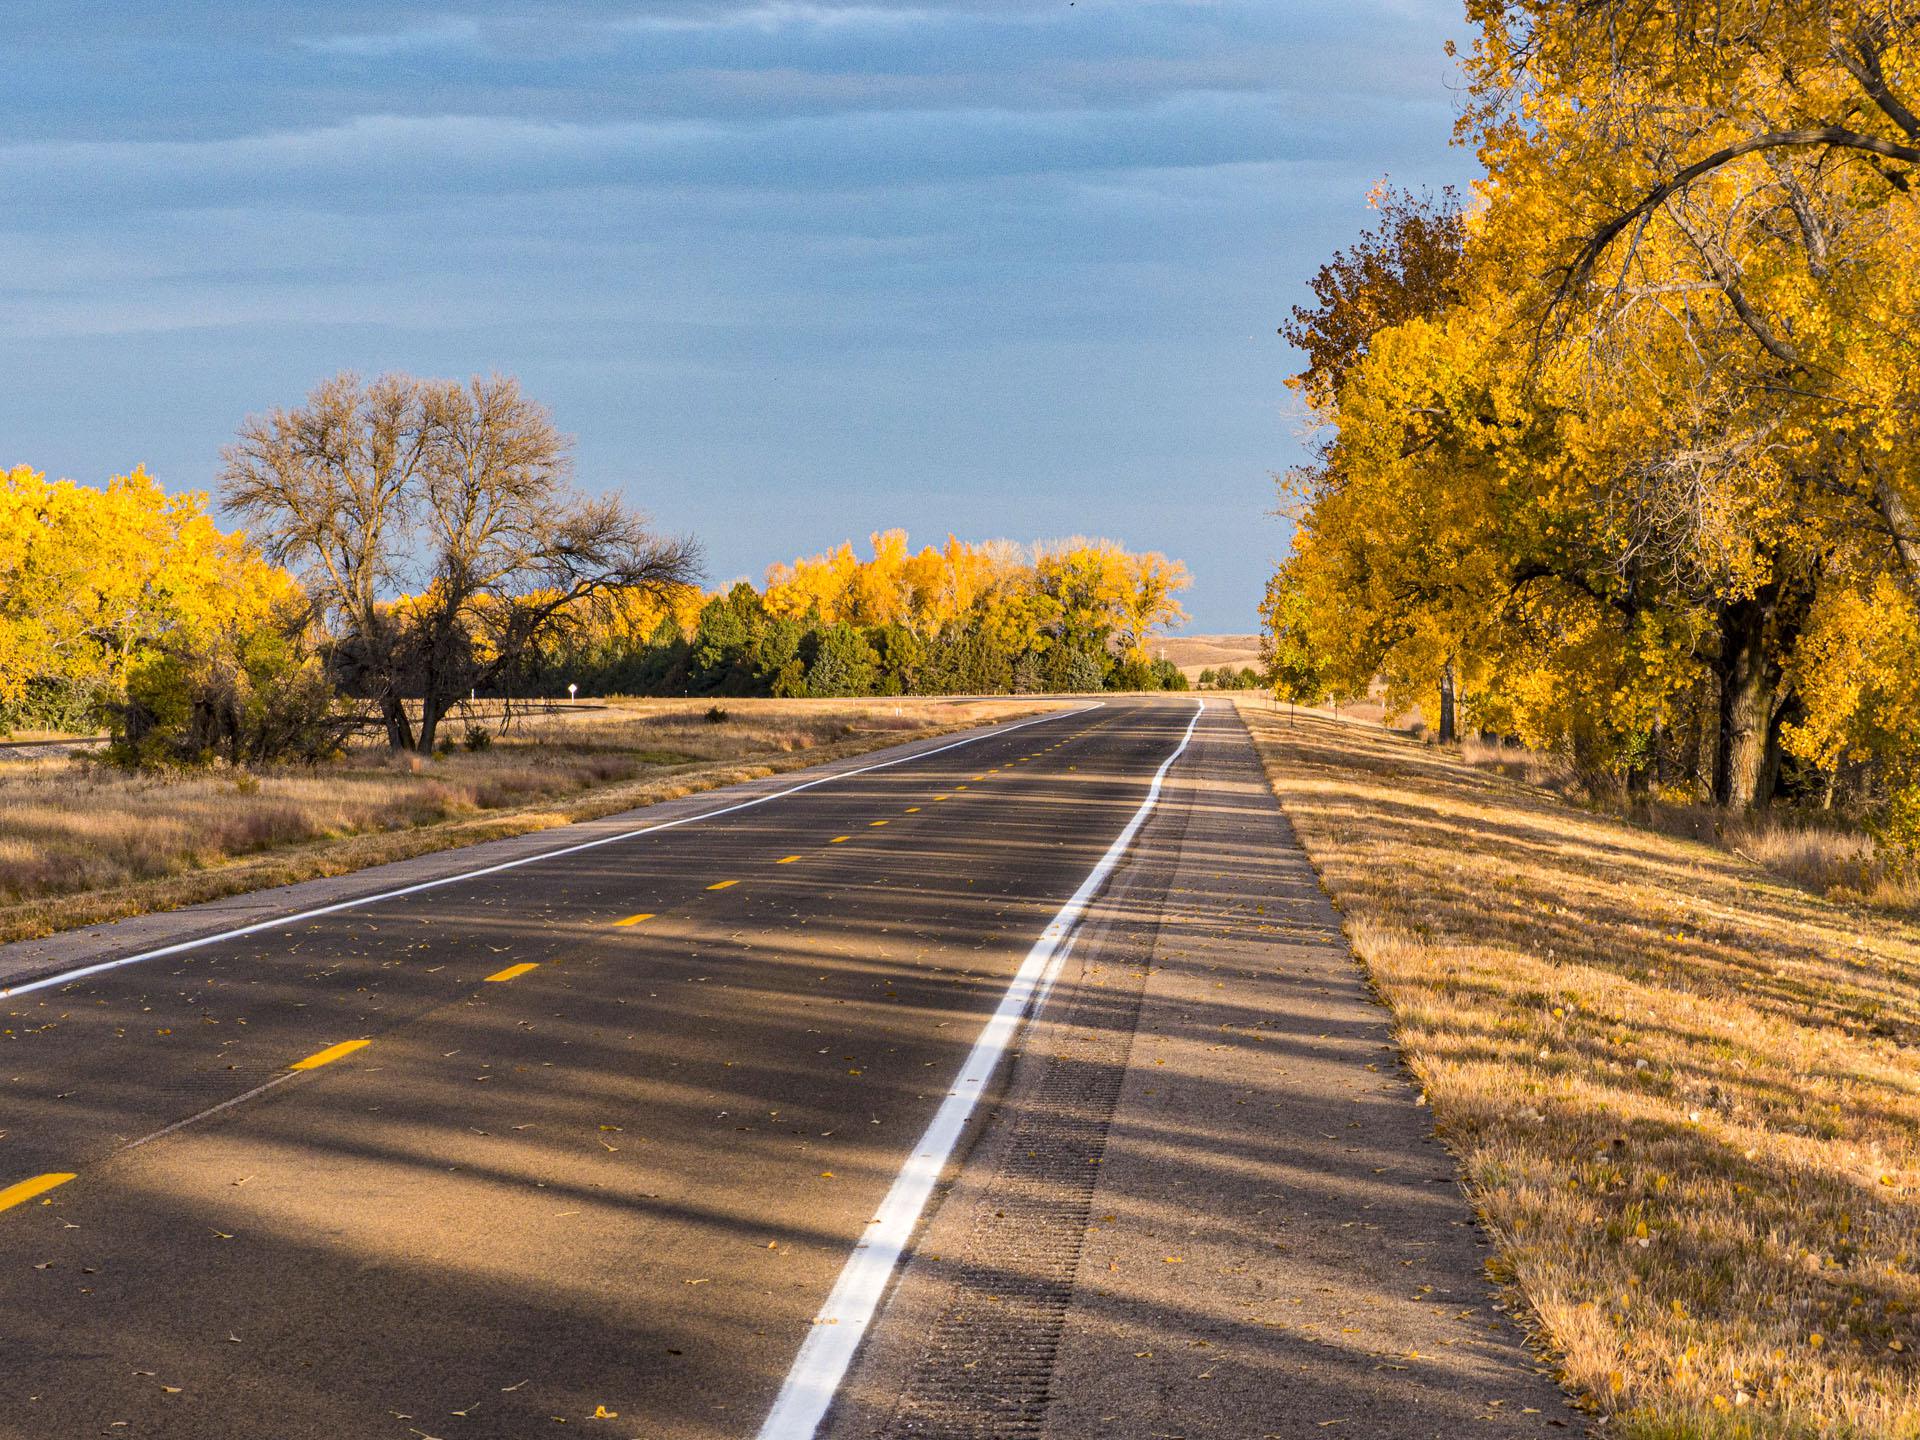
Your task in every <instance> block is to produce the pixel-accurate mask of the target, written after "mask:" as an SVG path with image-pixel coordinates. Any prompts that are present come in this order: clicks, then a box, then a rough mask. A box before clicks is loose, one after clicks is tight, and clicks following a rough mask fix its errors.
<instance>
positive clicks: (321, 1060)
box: [287, 1040, 372, 1070]
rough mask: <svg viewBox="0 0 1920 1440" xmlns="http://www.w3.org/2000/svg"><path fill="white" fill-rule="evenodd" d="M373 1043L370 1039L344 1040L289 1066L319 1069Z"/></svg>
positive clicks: (298, 1068) (291, 1067)
mask: <svg viewBox="0 0 1920 1440" xmlns="http://www.w3.org/2000/svg"><path fill="white" fill-rule="evenodd" d="M371 1043H372V1042H371V1041H368V1040H342V1041H341V1042H340V1043H339V1044H338V1045H329V1046H328V1047H327V1048H326V1049H324V1050H322V1051H321V1052H320V1053H319V1054H318V1055H309V1056H307V1058H306V1059H304V1060H296V1061H294V1062H293V1064H291V1065H289V1066H288V1067H287V1068H288V1069H289V1070H318V1069H319V1068H320V1067H321V1066H322V1065H331V1064H332V1063H333V1062H334V1061H336V1060H338V1059H340V1058H342V1057H343V1056H347V1055H351V1054H352V1053H353V1052H354V1051H356V1050H364V1049H365V1048H366V1047H367V1046H368V1045H369V1044H371Z"/></svg>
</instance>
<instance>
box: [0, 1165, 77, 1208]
mask: <svg viewBox="0 0 1920 1440" xmlns="http://www.w3.org/2000/svg"><path fill="white" fill-rule="evenodd" d="M73 1178H74V1177H73V1176H72V1175H70V1174H67V1173H65V1172H64V1171H57V1172H55V1173H53V1174H51V1175H36V1176H34V1177H33V1178H32V1179H31V1180H22V1181H21V1182H20V1183H19V1184H17V1185H9V1186H7V1188H6V1189H4V1190H0V1210H11V1209H12V1208H13V1207H14V1206H16V1205H24V1204H26V1203H27V1201H29V1200H32V1199H34V1198H35V1197H36V1196H40V1195H44V1194H46V1193H47V1191H49V1190H51V1189H53V1188H54V1187H55V1186H56V1185H64V1184H66V1183H67V1181H69V1180H71V1179H73Z"/></svg>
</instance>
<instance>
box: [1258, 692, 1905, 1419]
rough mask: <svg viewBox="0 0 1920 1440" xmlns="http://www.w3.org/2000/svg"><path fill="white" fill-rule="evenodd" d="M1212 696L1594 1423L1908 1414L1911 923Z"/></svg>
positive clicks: (1349, 730)
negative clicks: (1242, 736) (1242, 730)
mask: <svg viewBox="0 0 1920 1440" xmlns="http://www.w3.org/2000/svg"><path fill="white" fill-rule="evenodd" d="M1242 714H1243V715H1245V717H1246V719H1247V721H1248V723H1249V725H1250V726H1251V727H1252V729H1253V731H1254V735H1255V738H1256V741H1257V743H1258V744H1259V746H1260V749H1261V753H1262V755H1263V756H1264V758H1265V761H1266V764H1267V768H1268V773H1269V775H1270V776H1271V778H1272V780H1273V783H1274V788H1275V790H1276V791H1277V792H1278V794H1279V796H1280V798H1281V800H1282V802H1283V804H1284V805H1285V807H1286V809H1287V812H1288V814H1289V815H1290V816H1291V818H1292V820H1293V824H1294V826H1295V828H1296V830H1297V831H1298V832H1299V835H1300V837H1301V840H1302V841H1303V843H1304V844H1305V845H1306V848H1307V851H1308V853H1309V854H1310V855H1311V857H1312V859H1313V862H1314V864H1315V865H1316V867H1317V868H1318V869H1319V871H1320V875H1321V878H1322V882H1323V884H1324V885H1325V886H1326V888H1327V889H1328V891H1329V892H1330V893H1331V894H1332V895H1333V897H1334V898H1335V900H1336V901H1337V903H1338V904H1339V906H1340V908H1341V910H1342V912H1343V913H1344V915H1345V916H1346V920H1347V927H1348V931H1349V934H1350V935H1351V936H1352V939H1353V942H1354V946H1355V949H1356V951H1357V952H1358V953H1359V955H1360V958H1361V960H1362V961H1363V963H1364V964H1365V966H1366V968H1367V971H1368V973H1369V976H1370V978H1371V979H1372V982H1373V984H1374V985H1375V987H1376V989H1377V991H1378V993H1379V995H1380V997H1381V998H1382V1000H1383V1001H1384V1002H1385V1003H1386V1004H1387V1005H1388V1006H1389V1007H1390V1009H1391V1010H1392V1012H1393V1016H1394V1021H1395V1026H1396V1032H1397V1036H1398V1039H1399V1041H1400V1044H1401V1045H1402V1047H1403V1048H1404V1053H1405V1055H1406V1058H1407V1062H1408V1064H1409V1065H1410V1066H1411V1068H1412V1069H1413V1071H1414V1073H1415V1074H1416V1076H1417V1078H1418V1079H1419V1081H1420V1082H1421V1084H1422V1085H1423V1086H1424V1087H1425V1092H1426V1099H1427V1101H1428V1103H1430V1104H1431V1106H1432V1108H1433V1113H1434V1119H1435V1122H1436V1124H1437V1126H1438V1127H1439V1130H1440V1133H1441V1134H1442V1135H1443V1136H1444V1137H1445V1139H1446V1141H1447V1142H1448V1144H1449V1145H1450V1146H1451V1147H1452V1148H1453V1150H1454V1152H1455V1154H1456V1156H1457V1157H1458V1159H1459V1162H1460V1165H1461V1167H1462V1170H1463V1173H1464V1175H1465V1176H1466V1179H1467V1183H1468V1185H1469V1188H1470V1189H1471V1191H1472V1193H1473V1195H1474V1198H1475V1201H1476V1203H1477V1205H1478V1206H1479V1208H1480V1211H1481V1213H1482V1215H1483V1217H1484V1219H1485V1221H1486V1224H1487V1226H1488V1229H1489V1230H1490V1231H1491V1233H1492V1236H1493V1239H1494V1242H1495V1247H1496V1255H1495V1259H1494V1260H1493V1261H1492V1262H1491V1264H1490V1267H1489V1268H1490V1269H1491V1271H1492V1273H1493V1274H1494V1275H1495V1277H1496V1279H1498V1280H1500V1281H1502V1282H1503V1283H1505V1284H1507V1285H1509V1286H1510V1287H1511V1288H1512V1290H1513V1291H1514V1292H1516V1295H1517V1298H1519V1299H1520V1300H1522V1301H1523V1302H1524V1306H1525V1307H1526V1309H1527V1310H1528V1311H1530V1313H1531V1315H1532V1316H1533V1317H1534V1318H1535V1320H1536V1322H1537V1325H1538V1333H1539V1338H1540V1340H1541V1342H1542V1344H1543V1347H1544V1348H1545V1349H1546V1350H1547V1352H1548V1353H1549V1354H1551V1355H1552V1356H1553V1358H1554V1359H1555V1361H1556V1362H1557V1363H1558V1364H1559V1365H1560V1367H1561V1370H1562V1373H1563V1375H1564V1377H1565V1379H1566V1380H1567V1382H1568V1383H1569V1384H1570V1385H1571V1386H1573V1387H1574V1388H1575V1389H1576V1390H1577V1391H1578V1392H1580V1393H1582V1394H1584V1395H1585V1396H1586V1397H1587V1398H1588V1399H1589V1400H1590V1401H1591V1403H1592V1404H1593V1405H1594V1406H1595V1407H1596V1408H1598V1409H1601V1410H1604V1411H1606V1412H1607V1413H1608V1414H1609V1415H1610V1416H1612V1417H1613V1420H1612V1428H1613V1433H1619V1434H1623V1435H1629V1436H1634V1437H1642V1440H1654V1437H1679V1436H1728V1437H1731V1436H1752V1437H1784V1436H1793V1437H1801V1436H1807V1437H1811V1436H1863V1437H1864V1436H1877V1437H1902V1440H1910V1437H1913V1436H1916V1435H1920V1372H1917V1371H1916V1364H1915V1357H1916V1352H1920V1321H1917V1320H1916V1307H1920V1050H1916V1049H1915V1048H1914V1047H1915V1046H1916V1045H1917V1044H1920V929H1917V928H1916V927H1915V926H1914V924H1912V923H1911V922H1909V921H1907V920H1905V919H1901V918H1896V917H1891V916H1886V915H1879V914H1871V913H1866V912H1858V911H1849V910H1847V909H1843V908H1841V907H1838V906H1835V905H1833V904H1830V903H1828V902H1826V901H1823V900H1821V899H1819V898H1817V897H1815V896H1813V895H1810V894H1808V893H1806V892H1805V891H1803V890H1801V889H1798V888H1794V887H1789V886H1786V885H1782V884H1780V883H1777V882H1775V881H1773V880H1772V879H1770V877H1769V876H1768V875H1767V874H1766V873H1764V872H1763V871H1761V870H1759V869H1758V868H1757V867H1756V866H1754V865H1751V864H1748V863H1746V862H1745V861H1743V860H1742V859H1740V858H1739V857H1738V856H1736V855H1732V854H1729V853H1727V852H1725V851H1723V850H1720V849H1716V848H1714V847H1711V846H1708V845H1705V844H1701V843H1697V842H1694V841H1689V840H1686V839H1682V838H1678V837H1674V836H1669V835H1665V834H1660V833H1656V832H1654V831H1651V830H1648V829H1643V828H1639V827H1634V826H1630V825H1628V824H1626V823H1625V822H1623V821H1621V820H1618V819H1615V818H1611V817H1608V816H1605V815H1599V814H1595V813H1591V812H1588V811H1583V810H1578V809H1575V808H1573V807H1570V806H1568V805H1565V804H1563V803H1561V802H1560V801H1559V800H1557V799H1556V798H1554V797H1553V796H1551V795H1548V794H1546V793H1544V792H1543V791H1541V790H1539V789H1538V788H1535V787H1532V786H1528V785H1525V784H1523V783H1520V782H1517V781H1514V780H1511V779H1508V778H1505V777H1502V776H1497V775H1491V774H1488V773H1485V772H1484V771H1479V770H1476V769H1474V768H1472V767H1471V766H1469V765H1467V764H1464V763H1462V761H1460V760H1459V759H1458V758H1457V757H1454V756H1451V755H1448V754H1445V753H1442V752H1438V751H1435V750H1432V749H1430V748H1427V747H1424V746H1421V745H1419V744H1417V743H1415V742H1413V741H1410V740H1408V739H1405V738H1404V737H1400V736H1395V735H1391V734H1387V733H1384V732H1380V731H1369V730H1367V729H1365V728H1363V727H1359V726H1349V725H1336V724H1333V723H1331V722H1329V721H1327V720H1324V719H1321V718H1318V717H1302V718H1301V720H1300V721H1299V722H1298V723H1297V724H1295V725H1289V724H1288V723H1287V720H1286V716H1285V714H1284V713H1282V714H1281V715H1279V716H1278V717H1275V716H1273V715H1271V714H1269V713H1267V712H1265V711H1263V710H1261V709H1260V708H1258V707H1257V706H1254V705H1243V706H1242ZM1769 843H1770V844H1771V843H1774V842H1769ZM1780 843H1787V842H1780ZM1795 843H1797V842H1795ZM1804 853H1806V854H1811V855H1814V856H1815V857H1816V860H1817V863H1825V862H1824V860H1820V859H1818V857H1820V856H1821V855H1822V854H1823V853H1824V852H1823V850H1822V847H1821V846H1820V845H1818V844H1813V843H1811V842H1809V843H1808V844H1807V845H1806V848H1805V852H1804ZM1795 863H1800V862H1795Z"/></svg>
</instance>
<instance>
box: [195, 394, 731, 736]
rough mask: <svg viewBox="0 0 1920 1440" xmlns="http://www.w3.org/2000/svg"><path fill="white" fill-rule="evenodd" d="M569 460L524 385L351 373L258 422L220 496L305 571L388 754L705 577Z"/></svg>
mask: <svg viewBox="0 0 1920 1440" xmlns="http://www.w3.org/2000/svg"><path fill="white" fill-rule="evenodd" d="M570 449H571V447H570V442H569V441H568V439H567V437H566V436H564V435H562V434H561V433H560V432H559V431H558V430H556V429H555V428H554V426H553V422H552V420H551V418H550V417H549V416H548V414H547V411H546V410H545V408H544V407H542V406H541V405H539V404H538V403H536V402H535V401H533V400H531V399H529V398H528V397H527V396H526V395H524V394H523V393H522V392H521V390H520V385H519V382H518V381H516V380H514V379H512V378H510V377H505V378H503V377H500V376H495V377H493V378H492V379H487V380H481V379H475V380H473V381H471V382H469V383H468V384H465V385H462V384H460V383H459V382H458V381H451V380H416V379H413V378H411V377H409V376H404V375H387V376H382V377H381V378H380V379H378V380H375V381H373V382H372V383H371V384H362V382H361V381H360V380H359V379H358V377H356V376H353V375H339V376H336V377H334V378H333V379H331V380H328V381H326V382H324V383H323V384H321V385H320V386H318V387H316V388H315V390H314V391H313V393H312V394H311V395H309V396H308V397H307V403H306V404H305V406H303V407H301V408H299V409H296V410H292V411H287V410H275V411H273V412H271V413H269V414H267V415H265V416H255V417H251V418H249V419H248V420H247V421H246V423H245V424H244V425H242V426H241V428H240V433H239V436H238V438H237V439H236V440H235V442H234V443H233V444H232V445H230V446H228V447H227V449H226V450H225V452H223V453H224V458H225V461H226V466H225V469H224V471H223V472H222V475H221V493H222V498H223V499H224V500H225V502H226V504H227V505H228V507H229V508H230V509H232V510H233V511H234V512H235V513H236V514H238V515H239V516H241V517H242V518H243V519H244V520H246V521H247V522H248V523H249V524H250V525H252V526H253V527H255V529H256V531H257V533H258V535H259V538H260V541H261V543H262V545H263V546H264V547H265V549H266V551H267V553H268V554H269V555H270V556H271V557H272V558H273V559H275V560H276V561H277V562H279V563H282V564H288V565H292V566H295V567H297V568H299V569H300V570H301V571H302V572H303V573H304V574H305V576H306V578H307V582H308V585H309V587H310V590H311V593H312V594H313V596H314V600H315V604H316V606H317V608H318V609H319V610H320V612H321V614H322V616H323V618H324V619H325V620H326V622H327V624H328V626H329V628H330V629H331V630H332V632H333V634H334V637H335V641H336V657H337V659H336V665H337V668H338V670H339V672H340V673H342V674H343V675H344V676H345V677H346V678H347V680H348V682H349V683H350V684H352V685H353V687H354V688H356V689H358V690H360V691H361V692H362V693H365V694H367V695H368V696H370V698H372V699H373V700H374V701H375V702H376V703H377V704H378V705H379V708H380V716H381V720H382V722H383V723H384V725H385V727H386V732H387V741H388V743H389V744H390V745H392V746H393V747H394V748H395V749H415V748H417V749H419V750H421V751H427V750H431V749H432V748H433V744H434V741H435V739H436V738H437V735H438V731H439V726H440V722H441V721H442V719H443V718H444V717H445V715H446V713H447V711H448V710H449V708H450V707H451V706H452V705H453V704H454V703H455V702H456V701H457V700H458V698H459V697H460V696H462V695H464V694H466V693H467V692H468V691H469V690H471V689H475V688H478V687H481V686H488V685H491V684H493V683H494V681H495V680H496V679H497V678H498V677H499V676H501V675H502V674H503V673H505V672H508V671H510V670H511V669H512V668H513V667H515V666H516V665H518V664H519V663H520V662H521V661H523V660H524V659H525V657H526V656H527V655H528V654H529V653H530V652H531V651H532V650H533V649H534V648H536V647H537V646H539V645H541V644H543V643H545V642H546V641H548V640H549V639H551V638H552V637H553V635H554V634H555V633H556V632H557V631H559V630H561V629H563V628H565V627H566V626H568V625H571V624H574V623H577V622H578V621H579V620H580V619H581V618H582V617H583V616H584V615H585V614H587V613H589V612H591V611H592V610H593V608H594V607H596V606H598V605H601V604H604V603H606V601H607V600H608V599H610V597H611V596H612V594H613V593H614V592H616V591H619V590H622V589H647V590H654V591H666V590H669V589H672V588H674V587H677V586H681V585H686V584H689V583H691V582H692V581H693V580H694V579H695V578H696V577H697V575H698V570H699V550H698V547H697V545H696V544H695V543H694V542H693V541H691V540H687V539H677V538H669V537H664V536H660V535H657V534H655V533H654V532H653V530H652V529H651V528H650V526H649V524H648V522H647V519H646V517H645V516H643V515H640V514H637V513H636V512H634V511H632V510H629V509H628V508H626V507H625V506H624V505H622V504H621V503H620V501H618V500H617V499H615V498H613V497H611V496H607V497H600V498H594V497H589V496H584V495H581V494H580V493H579V492H578V491H577V490H575V489H574V488H573V485H572V456H571V453H570ZM409 591H410V592H412V593H403V592H409ZM414 697H417V698H418V699H419V701H420V717H419V724H418V726H417V727H416V726H415V724H414V722H413V717H412V715H411V714H410V712H409V709H408V706H407V703H406V702H407V700H408V699H410V698H414Z"/></svg>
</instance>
